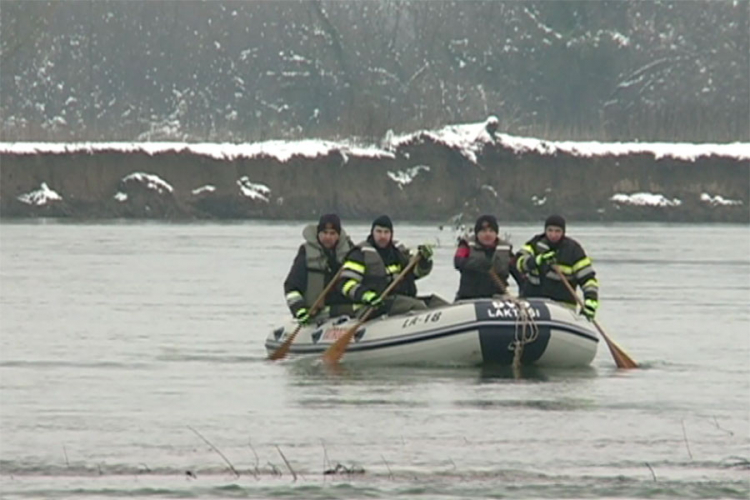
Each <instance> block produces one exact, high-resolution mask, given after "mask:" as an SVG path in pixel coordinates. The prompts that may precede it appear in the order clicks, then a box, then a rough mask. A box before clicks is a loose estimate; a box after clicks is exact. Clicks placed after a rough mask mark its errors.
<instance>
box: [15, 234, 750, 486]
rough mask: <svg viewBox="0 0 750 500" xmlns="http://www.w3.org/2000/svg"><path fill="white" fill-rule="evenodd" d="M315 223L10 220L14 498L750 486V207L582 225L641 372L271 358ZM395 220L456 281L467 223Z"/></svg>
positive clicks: (433, 280) (610, 311)
mask: <svg viewBox="0 0 750 500" xmlns="http://www.w3.org/2000/svg"><path fill="white" fill-rule="evenodd" d="M302 226H303V223H302V222H294V223H274V224H269V223H237V224H198V223H196V224H159V223H118V222H113V223H103V224H70V223H53V222H51V221H37V222H8V221H4V222H3V223H2V224H0V249H1V253H0V257H1V259H0V285H1V287H2V288H1V291H2V294H1V297H0V333H1V335H0V432H1V434H0V494H1V496H2V498H4V499H18V498H53V499H55V498H113V497H124V496H127V497H131V498H221V497H226V498H234V497H253V498H275V497H285V498H290V497H298V498H342V499H343V498H396V497H400V498H472V499H473V498H605V497H610V498H747V497H748V495H750V377H749V373H750V371H749V368H748V366H749V363H750V310H749V308H750V306H749V304H750V231H749V229H748V227H747V226H735V225H717V226H690V225H633V224H631V225H625V224H618V225H579V226H575V225H574V226H573V227H571V228H570V231H569V233H570V235H571V236H573V237H575V238H577V239H578V240H579V241H581V242H582V243H583V244H584V246H585V248H586V249H587V251H588V253H589V254H590V255H591V256H592V257H593V259H594V262H595V266H596V269H597V271H598V273H599V276H600V281H601V283H602V291H601V302H602V307H601V309H600V314H599V316H598V319H599V320H600V322H601V324H602V325H603V326H604V327H605V328H606V329H607V331H608V333H609V334H610V335H611V336H612V337H613V338H614V339H616V340H617V341H618V342H619V343H620V344H621V345H622V346H623V347H624V348H625V349H626V351H628V353H629V354H630V355H631V356H632V357H634V358H635V359H636V360H638V361H639V362H641V363H642V364H643V366H644V368H643V369H640V370H635V371H628V372H623V371H617V370H615V369H614V363H613V361H612V359H611V357H610V355H609V352H608V351H607V349H606V346H605V345H604V344H603V343H602V345H600V346H599V353H598V355H597V357H596V359H595V360H594V363H593V364H592V366H591V368H590V369H585V370H573V371H570V370H565V371H529V370H526V371H525V372H524V373H523V376H522V378H520V379H517V378H514V377H513V376H512V374H510V373H508V372H507V371H505V370H499V369H491V368H473V369H456V368H441V367H428V368H424V367H422V368H418V367H402V368H395V369H394V368H388V369H367V370H363V369H357V368H356V367H346V366H345V367H344V369H343V371H342V372H341V373H330V372H328V371H326V370H324V369H322V368H321V367H319V366H317V365H316V364H315V363H312V362H309V361H296V362H295V361H285V362H281V363H276V364H273V363H270V362H268V361H266V360H265V350H264V347H263V341H264V339H265V336H266V335H267V333H268V331H269V329H271V328H272V327H273V326H274V325H275V324H277V323H278V322H279V319H280V318H282V317H284V316H285V315H286V314H288V312H287V311H286V308H285V305H284V299H283V293H282V285H281V284H282V282H283V280H284V277H285V276H286V273H287V271H288V269H289V266H290V265H291V261H292V258H293V257H294V254H295V252H296V248H297V246H298V245H299V244H300V242H301V230H302ZM347 229H348V230H349V231H350V233H351V234H352V235H353V237H354V238H355V240H359V239H360V238H362V237H363V236H364V235H365V234H366V233H367V230H368V229H369V226H368V225H364V224H356V225H350V226H348V227H347ZM538 229H539V228H538V227H537V225H534V226H530V225H511V226H506V227H504V228H503V229H502V230H501V231H504V230H507V231H508V232H509V233H510V234H511V239H512V240H513V242H514V244H515V245H516V246H519V245H520V244H522V243H523V242H524V241H525V240H526V239H528V238H529V237H531V236H532V235H533V234H534V233H535V232H537V231H538ZM396 236H397V237H399V238H400V239H402V240H403V241H405V242H406V243H408V244H414V245H415V244H418V243H421V242H423V241H433V242H435V241H439V243H440V244H441V245H440V246H439V247H438V248H437V251H436V255H435V267H434V270H433V273H432V275H431V276H430V277H429V278H427V279H425V280H423V281H422V282H420V290H421V292H436V293H439V294H441V295H443V296H445V297H452V296H453V294H454V293H455V289H456V287H457V284H458V273H457V272H456V271H454V270H453V268H452V253H453V248H452V241H453V238H452V233H451V232H449V231H448V230H446V231H442V232H441V231H439V230H438V229H437V228H436V227H435V225H410V224H397V226H396ZM282 455H283V456H282ZM285 458H286V460H288V465H287V463H286V462H285ZM290 468H291V469H292V470H293V471H294V473H295V474H296V476H297V479H296V481H295V480H294V478H293V477H292V473H291V472H290ZM232 469H234V470H235V471H236V472H237V473H238V474H239V476H237V475H236V474H235V473H234V472H233V471H232ZM324 471H333V472H336V473H335V474H324Z"/></svg>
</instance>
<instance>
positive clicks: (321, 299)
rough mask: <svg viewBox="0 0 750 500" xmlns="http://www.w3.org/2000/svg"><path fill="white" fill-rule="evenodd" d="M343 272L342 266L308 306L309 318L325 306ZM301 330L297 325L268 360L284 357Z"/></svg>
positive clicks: (300, 326)
mask: <svg viewBox="0 0 750 500" xmlns="http://www.w3.org/2000/svg"><path fill="white" fill-rule="evenodd" d="M342 272H344V266H343V265H342V266H341V267H339V270H338V271H337V272H336V274H334V275H333V278H331V281H329V282H328V285H326V287H325V288H324V289H323V291H322V292H320V295H318V298H317V299H315V302H313V305H312V306H310V316H315V315H316V314H317V313H318V310H320V308H321V307H323V304H325V300H326V297H327V296H328V294H329V293H331V290H333V287H335V286H336V283H337V282H338V280H339V278H340V277H341V273H342ZM300 330H302V325H301V324H300V325H297V328H295V329H294V331H293V332H292V333H291V335H289V336H288V337H287V338H286V340H285V341H284V343H283V344H281V345H280V346H279V348H278V349H276V350H275V351H274V352H272V353H271V354H269V356H268V359H270V360H271V361H276V360H277V359H281V358H283V357H285V356H286V354H287V353H288V352H289V348H290V347H291V346H292V342H294V339H295V338H296V337H297V334H298V333H299V332H300Z"/></svg>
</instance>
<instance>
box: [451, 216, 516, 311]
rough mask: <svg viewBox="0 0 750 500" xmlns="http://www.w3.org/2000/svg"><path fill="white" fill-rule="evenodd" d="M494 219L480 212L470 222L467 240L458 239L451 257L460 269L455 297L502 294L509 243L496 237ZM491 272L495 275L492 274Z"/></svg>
mask: <svg viewBox="0 0 750 500" xmlns="http://www.w3.org/2000/svg"><path fill="white" fill-rule="evenodd" d="M498 230H499V228H498V224H497V219H496V218H495V217H494V216H492V215H482V216H480V217H479V218H478V219H477V221H476V224H474V237H473V238H472V240H471V241H467V240H465V239H462V240H460V241H459V243H458V248H457V249H456V254H455V255H454V257H453V266H454V267H455V268H456V269H457V270H458V272H460V273H461V281H460V283H459V286H458V293H456V300H462V299H478V298H488V297H492V296H493V295H496V294H498V295H502V294H504V293H505V291H506V289H507V287H508V275H509V274H510V262H511V258H512V254H511V251H512V247H511V245H510V243H508V242H507V241H505V240H502V239H500V238H498V236H497V233H498ZM493 272H494V274H495V276H492V273H493Z"/></svg>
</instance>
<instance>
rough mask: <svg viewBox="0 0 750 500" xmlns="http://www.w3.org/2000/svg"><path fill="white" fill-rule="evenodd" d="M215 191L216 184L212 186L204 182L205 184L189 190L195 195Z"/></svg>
mask: <svg viewBox="0 0 750 500" xmlns="http://www.w3.org/2000/svg"><path fill="white" fill-rule="evenodd" d="M214 191H216V186H212V185H211V184H206V185H205V186H201V187H197V188H195V189H193V190H192V191H191V192H192V193H193V194H195V195H198V194H201V193H213V192H214Z"/></svg>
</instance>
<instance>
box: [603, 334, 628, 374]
mask: <svg viewBox="0 0 750 500" xmlns="http://www.w3.org/2000/svg"><path fill="white" fill-rule="evenodd" d="M599 333H601V334H602V338H603V339H604V341H605V342H606V343H607V347H609V352H610V353H611V354H612V358H613V359H614V360H615V364H616V365H617V368H624V369H628V370H629V369H631V368H638V363H636V362H635V360H633V358H631V357H630V356H628V354H627V353H626V352H625V351H623V350H622V348H621V347H620V346H619V345H617V343H616V342H615V341H614V340H612V339H610V338H609V336H607V334H606V333H604V331H603V330H601V329H600V330H599Z"/></svg>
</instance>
